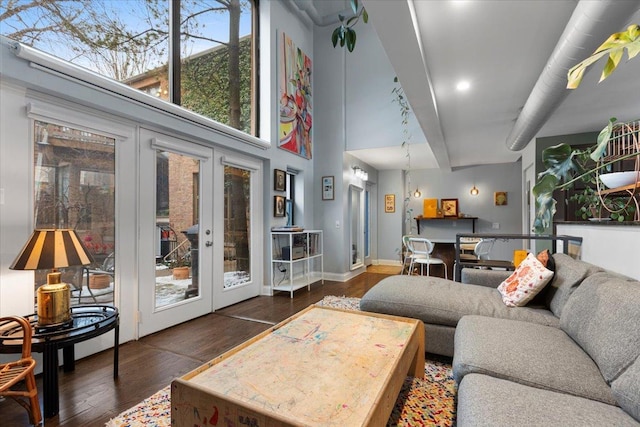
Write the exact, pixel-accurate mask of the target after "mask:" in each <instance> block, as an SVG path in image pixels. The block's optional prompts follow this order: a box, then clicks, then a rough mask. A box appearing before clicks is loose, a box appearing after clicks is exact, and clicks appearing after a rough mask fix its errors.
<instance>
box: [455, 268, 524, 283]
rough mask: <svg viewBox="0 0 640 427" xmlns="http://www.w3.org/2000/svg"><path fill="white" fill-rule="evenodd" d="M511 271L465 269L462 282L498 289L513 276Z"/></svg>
mask: <svg viewBox="0 0 640 427" xmlns="http://www.w3.org/2000/svg"><path fill="white" fill-rule="evenodd" d="M511 273H512V272H511V271H505V270H482V269H479V268H463V269H462V275H461V281H462V283H466V284H470V285H480V286H487V287H489V288H497V287H498V285H500V283H502V281H503V280H504V279H506V278H507V277H509V276H510V275H511Z"/></svg>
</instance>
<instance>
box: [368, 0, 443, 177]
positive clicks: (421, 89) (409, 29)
mask: <svg viewBox="0 0 640 427" xmlns="http://www.w3.org/2000/svg"><path fill="white" fill-rule="evenodd" d="M363 3H364V6H365V7H366V8H367V11H368V12H369V20H370V22H371V23H372V25H373V26H374V28H375V30H376V32H377V33H378V37H379V38H380V42H381V43H382V47H383V48H384V50H385V52H386V54H387V57H388V58H389V61H390V62H391V64H392V65H393V67H394V70H395V72H396V76H397V77H398V80H399V81H400V84H401V85H402V89H403V90H404V93H405V95H406V97H407V100H408V101H409V104H410V105H411V109H412V111H413V114H414V115H415V117H416V119H417V121H418V123H420V127H421V128H422V130H423V132H424V135H425V137H426V139H427V144H429V147H430V148H431V150H432V152H433V155H434V157H435V159H436V162H437V164H438V168H440V169H442V170H445V171H450V170H451V162H450V160H449V153H448V151H447V146H446V144H445V139H444V134H443V132H442V125H441V123H440V117H439V114H438V105H437V103H436V98H435V92H434V88H433V85H432V83H431V77H430V75H429V69H428V68H427V61H426V57H425V52H424V50H423V48H422V44H421V38H420V31H419V28H418V26H417V24H416V21H415V19H414V17H415V14H414V10H413V3H412V2H411V0H407V1H363ZM398 64H402V66H398ZM425 149H426V148H425Z"/></svg>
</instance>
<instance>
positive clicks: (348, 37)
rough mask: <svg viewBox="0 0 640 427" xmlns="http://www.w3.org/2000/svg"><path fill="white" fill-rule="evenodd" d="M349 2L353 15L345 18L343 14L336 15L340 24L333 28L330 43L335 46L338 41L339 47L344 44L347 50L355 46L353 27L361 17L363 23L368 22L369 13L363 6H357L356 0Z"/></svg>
mask: <svg viewBox="0 0 640 427" xmlns="http://www.w3.org/2000/svg"><path fill="white" fill-rule="evenodd" d="M350 4H351V10H352V11H353V16H351V17H350V18H346V17H345V16H343V15H338V19H340V26H339V27H337V28H336V29H335V30H333V33H332V34H331V43H333V47H334V48H335V47H336V46H337V44H338V42H340V47H345V46H346V47H347V50H348V51H349V52H353V49H355V47H356V32H355V30H354V29H353V27H354V26H355V25H356V24H357V23H358V22H359V21H360V18H361V17H362V21H363V22H364V23H365V24H366V23H367V22H369V14H368V13H367V10H366V9H365V8H364V6H362V7H359V5H358V0H350Z"/></svg>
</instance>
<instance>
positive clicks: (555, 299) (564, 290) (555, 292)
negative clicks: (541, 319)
mask: <svg viewBox="0 0 640 427" xmlns="http://www.w3.org/2000/svg"><path fill="white" fill-rule="evenodd" d="M553 260H554V261H555V265H556V270H555V271H556V273H555V275H554V276H553V279H551V282H550V283H549V284H548V285H547V286H546V288H545V289H544V294H545V298H546V306H547V307H548V308H549V310H551V312H552V313H553V314H555V315H556V316H558V317H560V316H562V309H563V308H564V305H565V304H566V303H567V300H568V299H569V297H570V296H571V294H572V293H573V291H574V290H575V289H576V288H577V287H578V286H579V285H580V283H582V280H583V279H584V278H585V277H587V276H588V275H590V274H593V273H595V272H598V271H603V270H602V269H601V268H600V267H596V266H595V265H592V264H589V263H587V262H584V261H578V260H575V259H573V258H571V257H570V256H569V255H565V254H562V253H556V254H553Z"/></svg>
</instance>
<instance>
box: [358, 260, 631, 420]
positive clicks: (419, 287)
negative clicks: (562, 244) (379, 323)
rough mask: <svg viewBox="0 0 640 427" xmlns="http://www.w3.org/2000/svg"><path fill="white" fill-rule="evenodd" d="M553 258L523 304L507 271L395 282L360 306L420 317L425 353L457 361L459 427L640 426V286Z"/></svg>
mask: <svg viewBox="0 0 640 427" xmlns="http://www.w3.org/2000/svg"><path fill="white" fill-rule="evenodd" d="M553 258H554V260H555V264H556V274H555V276H554V278H553V279H552V281H551V283H549V284H548V285H547V287H546V288H545V290H544V291H543V293H542V294H541V295H539V296H538V297H537V298H536V299H534V301H532V303H530V304H529V305H527V306H525V307H507V306H506V305H505V304H504V303H503V302H502V299H501V297H500V294H499V292H498V291H497V289H496V287H497V285H498V284H499V283H500V282H501V281H502V280H503V279H504V278H505V277H506V276H507V275H508V273H507V272H502V271H489V270H469V269H465V270H463V276H462V278H463V282H464V283H457V282H452V281H448V280H444V279H439V278H433V277H421V276H392V277H389V278H387V279H384V280H383V281H381V282H379V283H378V284H377V285H376V286H374V287H373V288H372V289H371V290H370V291H369V292H367V293H366V294H365V295H364V296H363V298H362V300H361V303H360V308H361V309H362V310H365V311H373V312H379V313H387V314H394V315H399V316H405V317H413V318H418V319H421V320H422V321H423V322H424V324H425V344H426V349H427V352H431V353H436V354H441V355H446V356H453V371H454V376H455V378H456V381H457V382H458V385H459V388H458V403H457V425H458V426H466V425H473V426H479V425H486V426H516V425H518V426H519V425H540V426H542V425H544V426H548V425H558V426H572V425H575V426H590V425H594V426H596V425H597V426H608V425H610V426H626V425H633V426H640V422H639V421H640V282H638V281H636V280H632V279H630V278H627V277H624V276H621V275H618V274H615V273H612V272H608V271H605V270H603V269H601V268H599V267H596V266H594V265H592V264H589V263H586V262H582V261H577V260H574V259H573V258H571V257H569V256H567V255H564V254H554V255H553ZM473 283H475V284H473Z"/></svg>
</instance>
